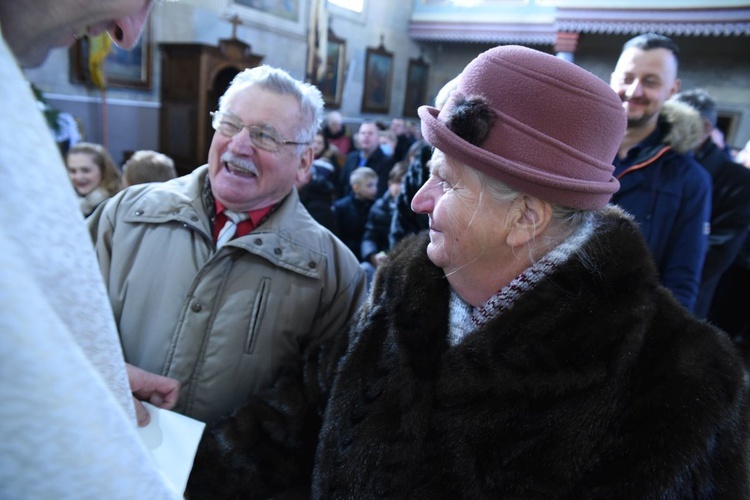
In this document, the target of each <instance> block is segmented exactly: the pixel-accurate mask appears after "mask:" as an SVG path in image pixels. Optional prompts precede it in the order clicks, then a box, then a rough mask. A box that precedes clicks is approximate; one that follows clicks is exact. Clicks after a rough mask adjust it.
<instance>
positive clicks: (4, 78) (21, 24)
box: [0, 0, 181, 499]
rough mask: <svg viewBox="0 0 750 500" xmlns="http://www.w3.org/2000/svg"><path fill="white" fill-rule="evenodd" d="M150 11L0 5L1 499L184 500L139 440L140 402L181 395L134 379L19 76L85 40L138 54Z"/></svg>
mask: <svg viewBox="0 0 750 500" xmlns="http://www.w3.org/2000/svg"><path fill="white" fill-rule="evenodd" d="M150 7H151V1H150V0H99V1H97V2H85V1H82V0H37V1H35V2H17V1H15V0H0V26H2V36H1V37H0V94H2V95H3V96H4V97H3V98H2V99H0V117H2V118H0V205H1V206H2V209H0V219H1V220H2V222H0V248H2V255H3V265H2V266H0V283H1V285H0V304H2V305H0V309H1V310H2V312H0V332H2V335H0V379H2V380H3V384H2V389H0V400H2V405H0V407H1V408H2V409H1V410H0V443H2V444H0V498H70V497H76V498H152V499H157V498H180V497H181V494H180V492H178V491H176V490H175V489H174V488H173V487H172V486H170V485H168V484H166V482H165V481H164V479H163V477H162V475H161V473H159V472H158V471H157V470H156V468H155V467H154V465H153V461H152V460H151V458H150V457H149V455H148V452H147V450H146V449H145V447H144V446H143V445H142V444H141V442H140V440H139V439H138V436H137V434H136V421H135V419H136V412H135V411H134V408H133V401H132V396H131V391H134V392H135V393H136V395H137V396H138V397H139V398H143V399H148V400H150V401H151V402H152V403H157V404H159V405H160V406H164V407H169V406H171V405H172V404H174V402H175V399H176V397H177V391H178V387H177V383H176V381H174V380H169V379H166V378H165V377H158V376H156V375H152V374H148V373H146V372H144V371H142V370H138V369H135V368H133V367H127V368H126V365H125V363H124V361H123V356H122V351H121V348H120V342H119V339H118V337H117V329H116V327H115V323H114V320H113V317H112V312H111V310H110V307H109V302H108V300H107V296H106V294H105V293H104V287H103V286H102V280H101V275H100V274H99V269H98V266H97V263H96V257H95V256H94V252H93V249H92V247H91V239H90V238H89V235H88V234H87V233H86V226H85V224H84V222H83V218H82V216H81V211H80V208H79V207H78V201H77V200H76V196H75V194H74V191H73V188H72V186H71V184H70V181H69V180H68V178H67V176H66V173H65V166H64V164H63V162H62V159H61V158H60V152H59V150H58V148H57V146H56V144H55V143H54V141H53V139H52V135H51V134H50V131H49V128H48V127H47V125H46V123H45V121H44V118H43V116H42V114H41V113H40V112H39V108H38V107H37V103H36V100H35V99H34V96H33V94H32V92H31V88H30V86H29V84H28V82H27V81H26V80H25V79H24V76H23V73H22V70H21V68H20V67H19V65H20V66H24V67H32V66H36V65H38V64H41V63H42V62H43V61H44V60H45V59H46V57H47V55H48V53H49V52H50V50H52V49H53V48H55V47H58V46H60V47H64V46H66V45H69V44H71V43H73V41H74V40H75V37H76V36H82V35H84V34H87V33H88V34H98V33H101V32H104V31H105V30H106V31H108V32H109V33H110V35H111V36H112V38H113V39H114V40H115V42H116V43H117V44H118V45H120V46H122V47H123V48H130V47H132V46H133V45H135V43H136V41H137V40H138V37H139V36H140V33H141V29H142V28H143V25H144V22H145V20H146V18H147V16H148V13H149V9H150ZM29 158H33V161H31V162H30V161H29ZM128 382H130V386H128ZM139 409H140V410H144V408H143V407H142V406H139ZM139 417H140V419H141V420H140V421H141V422H144V421H145V420H148V414H147V413H141V414H139Z"/></svg>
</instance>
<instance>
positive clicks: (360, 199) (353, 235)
mask: <svg viewBox="0 0 750 500" xmlns="http://www.w3.org/2000/svg"><path fill="white" fill-rule="evenodd" d="M349 185H350V186H351V188H352V192H351V193H349V194H348V195H346V196H344V197H343V198H339V199H338V200H336V201H335V202H333V212H334V214H335V216H336V226H337V227H338V234H337V235H336V236H338V237H339V238H340V239H341V241H343V242H344V243H345V244H346V246H347V247H349V249H350V250H351V251H352V253H354V256H355V257H357V259H358V260H360V261H361V260H362V257H361V251H360V250H361V246H362V235H363V234H364V232H365V225H366V224H367V217H368V216H369V214H370V207H372V204H373V203H374V202H375V197H376V196H377V193H378V174H377V172H375V170H373V169H371V168H370V167H358V168H356V169H355V170H354V171H353V172H352V173H351V175H350V176H349Z"/></svg>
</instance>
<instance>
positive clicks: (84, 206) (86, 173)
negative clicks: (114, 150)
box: [65, 142, 122, 217]
mask: <svg viewBox="0 0 750 500" xmlns="http://www.w3.org/2000/svg"><path fill="white" fill-rule="evenodd" d="M65 163H66V166H67V170H68V177H70V182H72V183H73V187H74V188H75V190H76V193H78V201H79V203H80V205H81V212H82V213H83V216H84V217H88V216H89V215H91V213H92V212H93V211H94V210H95V209H96V207H98V206H99V205H100V204H101V203H102V202H104V201H106V200H108V199H110V198H111V197H112V196H114V195H115V194H117V193H118V192H119V191H120V189H121V188H122V180H121V178H120V171H119V170H117V166H116V165H115V162H114V161H113V160H112V157H111V156H110V154H109V152H108V151H107V150H106V149H105V148H104V146H102V145H100V144H94V143H91V142H79V143H78V144H76V145H75V146H73V147H72V148H70V149H69V150H68V153H67V154H66V155H65Z"/></svg>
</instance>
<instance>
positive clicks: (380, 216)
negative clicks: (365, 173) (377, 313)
mask: <svg viewBox="0 0 750 500" xmlns="http://www.w3.org/2000/svg"><path fill="white" fill-rule="evenodd" d="M408 166H409V165H408V163H407V162H406V160H402V161H400V162H398V163H396V164H395V165H394V166H393V168H392V169H391V171H390V173H389V174H388V190H387V191H386V192H385V194H383V196H381V197H380V198H378V199H377V200H375V203H374V204H373V205H372V207H370V213H369V214H368V216H367V223H366V224H365V232H364V234H363V235H362V268H363V269H364V270H365V274H366V275H367V285H368V288H369V285H370V283H372V278H373V276H374V275H375V271H376V270H377V268H378V266H380V264H381V263H382V262H383V261H384V260H385V257H386V255H387V253H388V250H389V249H390V242H389V239H388V236H389V233H390V231H391V219H392V218H393V212H394V210H395V209H396V198H397V197H398V195H399V193H400V192H401V181H402V180H403V177H404V174H405V173H406V170H407V168H408Z"/></svg>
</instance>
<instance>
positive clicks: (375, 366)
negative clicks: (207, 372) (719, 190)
mask: <svg viewBox="0 0 750 500" xmlns="http://www.w3.org/2000/svg"><path fill="white" fill-rule="evenodd" d="M597 217H598V218H599V224H600V225H599V227H598V228H597V230H596V231H595V232H594V233H593V235H592V236H591V237H590V238H589V239H588V241H586V242H585V243H584V244H583V246H582V247H581V248H579V249H578V250H577V251H575V252H574V253H573V254H572V255H571V257H570V258H569V259H568V260H567V261H566V262H564V263H563V264H561V265H560V266H559V267H558V268H557V269H556V270H554V271H553V272H552V273H551V274H549V275H547V276H546V277H544V278H542V280H541V281H539V282H538V283H536V285H535V286H534V287H532V288H531V289H529V290H528V291H526V292H524V293H523V294H522V295H521V296H520V297H518V298H517V299H516V300H515V302H514V303H513V304H512V306H511V307H510V308H509V309H508V310H506V311H504V312H502V313H501V314H500V315H498V316H496V317H494V318H492V319H490V320H489V321H488V322H487V323H485V324H484V325H483V326H480V327H478V328H477V329H476V330H474V331H473V332H471V333H470V334H469V335H467V336H466V337H465V338H463V339H462V340H461V341H460V342H459V343H458V344H457V345H454V346H451V345H450V344H449V343H448V340H447V337H448V310H449V308H448V301H449V297H450V290H449V286H448V283H447V281H446V280H445V278H444V275H443V273H442V270H441V269H439V268H437V267H435V266H434V265H433V264H432V263H431V262H430V261H429V260H428V258H427V256H426V254H425V246H426V244H427V236H426V235H425V234H424V233H423V234H422V235H421V236H417V237H411V238H410V239H407V240H405V241H404V242H403V244H402V245H400V246H399V247H397V248H396V249H394V250H393V251H392V253H391V255H390V257H389V259H388V260H387V261H386V263H384V264H383V265H382V266H381V270H380V271H379V272H378V275H377V277H376V279H375V282H374V283H373V289H372V292H371V295H370V299H369V301H368V302H367V304H366V305H365V306H364V307H363V309H362V310H361V312H360V314H359V317H358V320H357V323H356V324H355V325H354V326H353V328H352V330H351V331H350V335H349V338H348V339H341V340H342V341H341V342H339V343H332V344H326V345H321V346H318V348H317V349H315V350H311V351H309V352H308V353H307V360H308V363H307V365H306V367H305V371H304V373H302V374H288V375H289V376H287V377H282V378H281V379H279V380H278V382H277V384H276V385H275V387H274V388H273V390H272V391H270V392H269V393H268V394H267V395H266V397H264V398H256V399H254V400H252V401H251V402H250V403H249V404H248V405H247V406H245V407H243V408H242V409H240V410H238V411H237V412H235V414H234V415H233V416H232V417H230V418H228V419H226V420H225V421H223V422H222V423H220V424H219V425H217V426H216V427H214V428H213V429H212V430H211V431H210V432H208V433H207V434H206V436H205V437H204V440H203V442H202V443H201V446H200V449H199V452H198V456H197V457H196V463H195V467H194V469H193V474H192V476H191V479H190V482H189V485H188V496H189V498H191V500H195V499H198V498H269V497H273V498H295V497H309V496H313V497H315V498H323V499H333V498H545V499H546V498H570V499H582V498H608V499H610V498H628V499H632V498H660V499H661V498H675V499H676V498H721V499H734V498H748V460H747V447H746V418H745V392H746V389H745V382H744V372H743V369H742V367H741V362H740V360H739V359H738V356H737V354H736V353H735V350H734V347H733V346H732V344H731V342H730V340H729V338H728V337H727V336H726V335H725V334H724V333H722V332H720V331H718V330H715V329H713V328H712V327H710V326H708V325H707V324H705V323H702V322H700V321H698V320H696V319H695V318H694V317H692V316H691V315H690V314H689V313H688V312H687V310H686V309H684V308H683V307H682V306H681V305H679V304H678V303H677V302H676V301H675V300H674V298H673V297H672V296H671V295H670V293H669V292H668V291H667V290H666V289H665V288H663V287H661V286H660V285H659V283H658V277H657V275H656V271H655V269H654V265H653V263H652V261H651V259H650V258H649V253H648V250H647V248H646V246H645V244H644V242H643V240H642V238H641V236H640V233H639V230H638V227H637V226H636V225H635V224H634V223H633V222H632V221H631V220H630V219H629V218H627V217H626V216H624V215H623V213H622V212H620V211H619V210H618V209H614V208H611V207H610V208H608V209H605V210H604V211H603V212H602V213H601V214H599V215H598V216H597ZM300 375H301V376H300Z"/></svg>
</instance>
